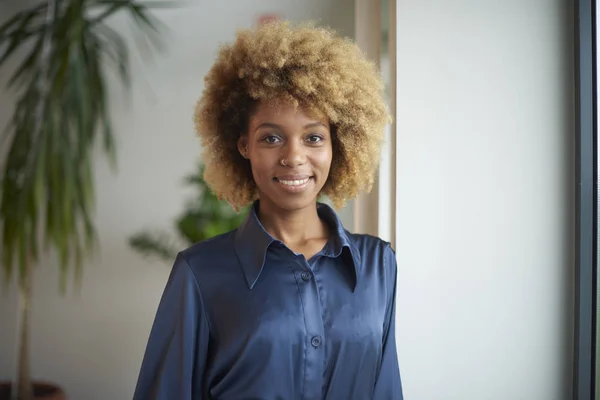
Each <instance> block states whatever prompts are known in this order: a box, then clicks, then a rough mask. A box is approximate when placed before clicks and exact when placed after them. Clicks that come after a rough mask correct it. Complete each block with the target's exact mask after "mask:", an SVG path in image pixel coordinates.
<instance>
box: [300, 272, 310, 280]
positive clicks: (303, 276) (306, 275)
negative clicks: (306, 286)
mask: <svg viewBox="0 0 600 400" xmlns="http://www.w3.org/2000/svg"><path fill="white" fill-rule="evenodd" d="M300 276H301V277H302V279H304V280H305V281H309V280H310V273H309V272H307V271H304V272H302V273H301V274H300Z"/></svg>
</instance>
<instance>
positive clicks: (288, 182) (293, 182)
mask: <svg viewBox="0 0 600 400" xmlns="http://www.w3.org/2000/svg"><path fill="white" fill-rule="evenodd" d="M309 179H310V178H305V179H295V180H284V179H278V181H279V183H282V184H284V185H286V186H301V185H304V184H305V183H307V182H308V180H309Z"/></svg>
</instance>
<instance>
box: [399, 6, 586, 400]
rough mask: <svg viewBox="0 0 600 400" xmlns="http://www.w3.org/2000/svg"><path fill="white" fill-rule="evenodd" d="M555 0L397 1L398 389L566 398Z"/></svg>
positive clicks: (569, 26) (566, 61) (567, 244)
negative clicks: (400, 373)
mask: <svg viewBox="0 0 600 400" xmlns="http://www.w3.org/2000/svg"><path fill="white" fill-rule="evenodd" d="M571 3H572V2H568V1H566V0H504V1H495V0H485V1H484V0H455V1H446V0H398V5H397V18H398V19H397V29H398V35H397V49H398V55H397V57H398V58H397V72H398V82H397V95H398V103H397V111H398V115H397V124H398V136H397V162H398V164H397V188H396V190H397V203H398V204H397V207H398V209H397V212H398V220H397V238H398V243H397V249H398V261H399V286H398V298H397V301H398V306H397V312H398V314H397V324H398V328H397V329H398V333H397V339H398V347H399V357H400V362H401V371H402V376H403V380H404V388H405V396H406V398H407V399H418V400H450V399H457V400H458V399H460V400H496V399H497V400H566V399H570V398H571V395H570V390H571V385H572V383H571V364H572V349H571V340H572V326H573V325H572V324H573V321H572V307H573V300H572V297H573V282H572V279H573V276H572V275H573V272H572V271H573V268H574V252H573V234H574V201H573V200H574V193H575V192H574V190H575V188H576V186H575V182H574V155H573V149H574V146H573V141H574V128H573V121H574V119H573V107H574V105H573V104H574V103H573V102H574V97H573V46H574V45H573V35H572V32H573V9H572V5H571Z"/></svg>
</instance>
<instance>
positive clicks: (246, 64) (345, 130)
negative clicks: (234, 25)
mask: <svg viewBox="0 0 600 400" xmlns="http://www.w3.org/2000/svg"><path fill="white" fill-rule="evenodd" d="M204 81H205V88H204V92H203V94H202V97H201V98H200V100H199V101H198V103H197V105H196V110H195V115H194V122H195V126H196V131H197V132H198V135H199V136H200V138H201V142H202V147H203V161H204V163H205V171H204V179H205V180H206V182H207V184H208V185H209V186H210V187H211V189H212V190H213V191H214V192H215V193H216V195H217V196H218V197H219V198H221V199H224V200H226V201H227V202H229V203H230V204H231V205H232V206H234V207H235V208H236V209H238V208H241V207H245V206H247V205H248V204H250V203H251V202H252V201H254V200H255V199H257V197H258V190H257V187H256V184H255V183H254V180H253V177H252V171H251V168H250V162H249V161H248V160H246V159H245V158H243V157H242V156H241V154H240V153H239V151H238V148H237V142H238V140H239V138H240V137H241V136H242V135H243V134H245V133H246V132H247V129H248V121H249V118H250V116H251V115H252V112H253V110H254V107H255V106H256V104H257V103H258V102H259V101H261V100H270V101H279V100H283V101H286V102H288V101H291V102H292V103H293V104H294V105H295V106H299V105H301V106H302V107H304V108H307V109H308V110H309V111H315V112H318V113H321V114H324V115H326V116H327V117H328V118H329V121H330V124H331V126H332V146H333V159H332V165H331V170H330V174H329V177H328V180H327V182H326V184H325V186H324V187H323V193H324V194H326V195H327V196H328V197H329V198H330V199H331V201H332V202H333V204H334V206H336V207H338V208H339V207H342V206H343V205H344V204H345V203H346V202H347V201H348V200H350V199H352V198H354V197H355V196H356V195H357V194H358V193H359V192H360V191H362V190H365V191H369V190H371V186H372V184H373V179H374V175H375V172H376V170H377V166H378V164H379V153H380V148H381V144H382V140H383V133H384V128H385V124H386V123H387V121H388V118H389V116H388V110H387V107H386V105H385V102H384V100H383V96H382V95H383V82H382V80H381V78H380V76H379V74H378V70H377V68H376V66H375V64H374V63H372V62H370V61H368V60H367V59H366V58H365V57H364V55H363V54H362V53H361V51H360V50H359V48H358V47H357V46H356V45H355V44H354V43H353V42H352V41H351V40H349V39H345V38H341V37H339V36H337V35H336V34H335V32H333V31H332V30H330V29H327V28H316V27H314V26H313V25H303V26H296V27H294V26H292V25H291V24H290V23H289V22H286V21H274V22H269V23H267V24H264V25H262V26H260V27H258V28H256V29H254V30H242V31H239V32H238V34H237V38H236V40H235V42H234V43H233V44H229V45H224V46H222V47H221V49H220V52H219V55H218V58H217V60H216V62H215V64H214V65H213V67H212V68H211V70H210V71H209V73H208V74H207V75H206V77H205V79H204Z"/></svg>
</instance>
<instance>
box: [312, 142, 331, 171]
mask: <svg viewBox="0 0 600 400" xmlns="http://www.w3.org/2000/svg"><path fill="white" fill-rule="evenodd" d="M331 160H332V151H331V146H329V147H324V148H322V149H319V151H318V152H315V154H314V155H313V164H314V165H315V166H318V167H319V169H323V170H327V171H329V169H330V168H331Z"/></svg>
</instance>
